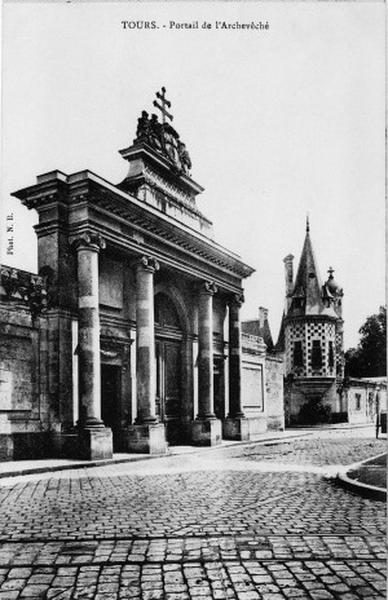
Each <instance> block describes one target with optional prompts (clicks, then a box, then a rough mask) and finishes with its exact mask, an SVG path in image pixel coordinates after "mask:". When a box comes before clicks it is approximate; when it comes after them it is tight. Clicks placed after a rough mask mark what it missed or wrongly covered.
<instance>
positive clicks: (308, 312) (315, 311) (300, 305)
mask: <svg viewBox="0 0 388 600" xmlns="http://www.w3.org/2000/svg"><path fill="white" fill-rule="evenodd" d="M291 297H292V301H291V305H290V308H289V310H288V313H287V317H295V316H327V317H333V318H337V315H336V313H335V311H334V309H333V308H331V307H327V306H325V305H324V303H323V300H322V283H321V278H320V275H319V270H318V266H317V261H316V259H315V254H314V250H313V246H312V242H311V237H310V227H309V224H308V223H307V227H306V237H305V240H304V244H303V249H302V254H301V257H300V261H299V267H298V271H297V274H296V278H295V282H294V286H293V291H292V294H291Z"/></svg>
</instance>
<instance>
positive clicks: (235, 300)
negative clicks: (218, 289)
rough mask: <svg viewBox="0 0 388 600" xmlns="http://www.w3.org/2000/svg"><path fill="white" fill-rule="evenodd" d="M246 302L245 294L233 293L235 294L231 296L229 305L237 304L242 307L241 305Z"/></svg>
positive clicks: (236, 305)
mask: <svg viewBox="0 0 388 600" xmlns="http://www.w3.org/2000/svg"><path fill="white" fill-rule="evenodd" d="M244 302H245V298H244V294H243V293H242V292H241V293H239V294H233V296H231V298H230V300H229V305H230V306H235V307H237V308H241V306H242V305H243V304H244Z"/></svg>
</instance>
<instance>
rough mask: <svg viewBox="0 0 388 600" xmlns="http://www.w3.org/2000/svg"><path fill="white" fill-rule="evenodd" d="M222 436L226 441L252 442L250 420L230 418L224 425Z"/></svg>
mask: <svg viewBox="0 0 388 600" xmlns="http://www.w3.org/2000/svg"><path fill="white" fill-rule="evenodd" d="M222 434H223V437H224V439H225V440H238V441H239V442H244V441H247V440H250V439H251V427H250V420H249V419H247V418H246V417H228V418H227V419H225V420H224V422H223V423H222Z"/></svg>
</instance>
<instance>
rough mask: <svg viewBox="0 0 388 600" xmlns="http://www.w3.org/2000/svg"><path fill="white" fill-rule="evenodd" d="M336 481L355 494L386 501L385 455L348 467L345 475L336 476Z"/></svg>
mask: <svg viewBox="0 0 388 600" xmlns="http://www.w3.org/2000/svg"><path fill="white" fill-rule="evenodd" d="M338 481H339V482H340V483H341V484H342V485H343V486H344V487H346V488H348V489H350V490H352V491H353V492H355V493H357V494H361V495H362V496H366V497H368V498H374V499H375V500H382V501H386V500H387V453H386V452H384V453H383V454H379V455H377V456H374V457H373V458H369V459H368V460H364V461H363V462H359V463H355V464H353V465H350V467H349V468H348V469H347V471H346V472H345V473H339V474H338Z"/></svg>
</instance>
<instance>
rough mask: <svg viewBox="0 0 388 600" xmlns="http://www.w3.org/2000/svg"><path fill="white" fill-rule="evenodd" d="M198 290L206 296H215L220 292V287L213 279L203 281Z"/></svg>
mask: <svg viewBox="0 0 388 600" xmlns="http://www.w3.org/2000/svg"><path fill="white" fill-rule="evenodd" d="M198 292H199V293H200V294H203V295H205V296H214V294H216V293H217V292H218V287H217V286H216V284H215V283H214V282H213V281H202V282H201V283H200V284H199V285H198Z"/></svg>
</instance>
